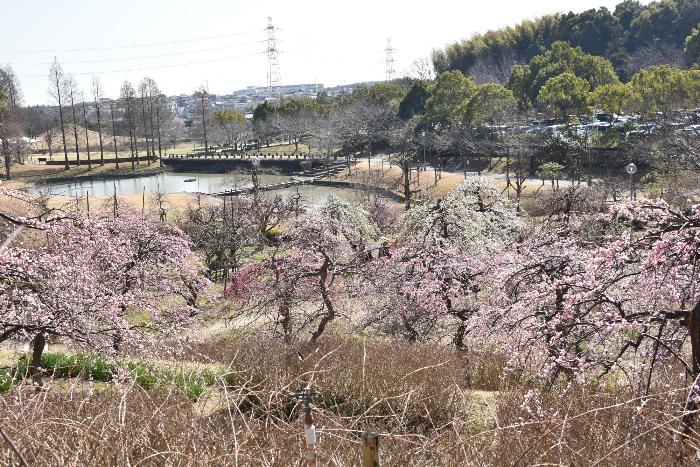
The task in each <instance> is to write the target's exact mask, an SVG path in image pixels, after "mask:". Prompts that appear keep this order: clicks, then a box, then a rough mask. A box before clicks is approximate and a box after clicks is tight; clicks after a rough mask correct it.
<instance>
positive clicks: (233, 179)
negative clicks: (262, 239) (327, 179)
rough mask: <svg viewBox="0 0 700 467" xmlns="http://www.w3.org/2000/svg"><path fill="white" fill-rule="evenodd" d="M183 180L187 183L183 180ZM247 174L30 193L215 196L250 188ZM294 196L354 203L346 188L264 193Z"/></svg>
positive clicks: (122, 181)
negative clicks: (297, 194) (222, 192)
mask: <svg viewBox="0 0 700 467" xmlns="http://www.w3.org/2000/svg"><path fill="white" fill-rule="evenodd" d="M258 178H259V183H260V185H271V184H275V183H280V182H287V181H289V180H290V179H291V177H290V176H289V175H276V174H261V175H260V176H259V177H258ZM186 180H187V181H186ZM252 186H253V184H252V181H251V178H250V175H247V174H243V173H237V172H231V173H228V174H207V173H169V172H164V173H159V174H156V175H150V176H147V177H131V178H118V179H111V180H83V181H76V182H70V183H55V184H49V185H42V186H36V187H34V191H36V192H40V193H42V194H47V195H50V196H71V197H74V196H86V195H90V196H110V195H113V194H114V193H115V192H116V194H117V195H133V194H141V193H143V192H144V191H145V192H146V194H148V193H156V192H161V193H218V192H221V191H224V190H228V189H232V188H233V189H236V188H249V187H252ZM297 190H298V193H299V194H300V195H301V197H302V201H303V202H304V204H306V205H317V204H322V203H323V202H325V201H326V200H327V199H328V198H329V197H330V196H334V197H335V198H338V199H341V200H343V201H346V202H353V201H356V200H357V196H356V192H355V191H354V190H352V189H349V188H332V187H323V186H313V185H304V186H299V187H293V188H286V189H282V190H275V191H270V192H264V193H266V194H267V195H268V196H272V195H273V194H274V195H277V194H279V195H282V196H285V197H287V196H292V195H296V193H297Z"/></svg>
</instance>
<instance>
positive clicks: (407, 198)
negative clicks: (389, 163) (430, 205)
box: [402, 165, 411, 211]
mask: <svg viewBox="0 0 700 467" xmlns="http://www.w3.org/2000/svg"><path fill="white" fill-rule="evenodd" d="M402 170H403V196H404V203H405V204H404V207H405V209H406V211H408V210H409V209H411V166H410V165H407V166H405V167H402Z"/></svg>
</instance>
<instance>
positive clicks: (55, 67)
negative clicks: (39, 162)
mask: <svg viewBox="0 0 700 467" xmlns="http://www.w3.org/2000/svg"><path fill="white" fill-rule="evenodd" d="M65 81H66V79H65V74H64V73H63V68H62V67H61V65H60V64H59V63H58V61H57V60H56V59H55V58H54V59H53V63H52V64H51V68H50V69H49V94H50V95H51V96H52V97H53V98H54V100H55V101H56V103H57V104H58V117H59V122H60V124H61V137H62V140H63V155H64V156H65V161H66V164H65V166H64V169H65V170H69V169H70V165H69V164H68V145H67V144H66V124H65V119H64V116H63V105H64V102H65V100H66V88H65Z"/></svg>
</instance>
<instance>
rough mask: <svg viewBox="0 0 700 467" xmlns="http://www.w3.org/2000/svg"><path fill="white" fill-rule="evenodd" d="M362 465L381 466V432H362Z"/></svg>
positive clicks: (364, 466) (365, 466) (368, 466)
mask: <svg viewBox="0 0 700 467" xmlns="http://www.w3.org/2000/svg"><path fill="white" fill-rule="evenodd" d="M362 467H379V433H377V432H376V431H371V430H368V431H365V432H364V433H363V434H362Z"/></svg>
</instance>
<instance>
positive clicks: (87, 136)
mask: <svg viewBox="0 0 700 467" xmlns="http://www.w3.org/2000/svg"><path fill="white" fill-rule="evenodd" d="M82 104H83V124H84V125H85V149H87V159H88V169H92V159H90V134H89V130H88V121H87V111H86V110H85V99H82Z"/></svg>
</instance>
